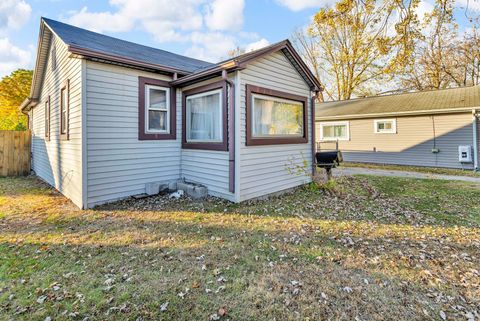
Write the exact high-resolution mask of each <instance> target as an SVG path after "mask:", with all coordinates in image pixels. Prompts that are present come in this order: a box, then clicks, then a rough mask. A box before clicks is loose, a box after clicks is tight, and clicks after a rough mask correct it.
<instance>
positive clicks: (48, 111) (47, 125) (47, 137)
mask: <svg viewBox="0 0 480 321" xmlns="http://www.w3.org/2000/svg"><path fill="white" fill-rule="evenodd" d="M51 110H52V109H51V104H50V96H48V97H47V99H46V100H45V117H44V118H45V125H44V126H45V128H44V130H45V135H44V136H45V140H46V141H50V133H51V129H52V121H51V115H52V113H51Z"/></svg>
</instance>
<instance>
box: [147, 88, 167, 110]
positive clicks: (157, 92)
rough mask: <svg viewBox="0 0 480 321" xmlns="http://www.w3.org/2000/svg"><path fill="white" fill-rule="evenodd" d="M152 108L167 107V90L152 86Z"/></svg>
mask: <svg viewBox="0 0 480 321" xmlns="http://www.w3.org/2000/svg"><path fill="white" fill-rule="evenodd" d="M149 107H150V108H155V109H167V92H166V91H165V90H161V89H153V88H150V106H149Z"/></svg>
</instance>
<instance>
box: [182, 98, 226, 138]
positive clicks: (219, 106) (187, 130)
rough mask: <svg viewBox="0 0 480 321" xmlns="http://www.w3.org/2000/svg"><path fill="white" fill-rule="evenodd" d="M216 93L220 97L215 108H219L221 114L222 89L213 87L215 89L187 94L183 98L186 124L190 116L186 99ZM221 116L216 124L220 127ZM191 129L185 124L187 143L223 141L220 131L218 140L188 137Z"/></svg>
mask: <svg viewBox="0 0 480 321" xmlns="http://www.w3.org/2000/svg"><path fill="white" fill-rule="evenodd" d="M216 94H219V97H220V100H219V102H218V106H217V108H218V109H219V111H220V115H221V114H222V98H223V92H222V89H215V90H211V91H205V92H201V93H198V94H194V95H189V96H187V97H186V100H185V113H186V114H185V119H186V124H188V123H189V120H190V119H189V117H190V116H191V113H190V112H189V110H188V100H189V99H194V98H200V97H205V96H211V95H216ZM222 118H223V117H221V118H219V121H220V124H218V125H219V126H218V127H220V128H222V122H223V119H222ZM190 131H191V129H190V128H189V127H188V126H186V127H185V134H186V138H185V139H186V141H187V143H193V144H196V143H205V144H211V143H221V142H223V132H222V131H221V132H220V133H221V135H222V137H221V139H219V140H200V139H188V136H189V133H190Z"/></svg>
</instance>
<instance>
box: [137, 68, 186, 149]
mask: <svg viewBox="0 0 480 321" xmlns="http://www.w3.org/2000/svg"><path fill="white" fill-rule="evenodd" d="M146 85H152V86H160V87H165V88H169V89H170V111H169V113H170V128H169V129H170V132H169V133H158V134H152V133H146V132H145V125H146V124H145V86H146ZM176 138H177V91H176V88H175V87H172V86H170V84H169V83H168V81H164V80H160V79H154V78H147V77H138V140H167V139H171V140H175V139H176Z"/></svg>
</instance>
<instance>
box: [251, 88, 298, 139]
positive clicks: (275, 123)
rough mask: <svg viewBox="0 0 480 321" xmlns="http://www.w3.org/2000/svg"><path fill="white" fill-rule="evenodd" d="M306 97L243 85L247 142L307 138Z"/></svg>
mask: <svg viewBox="0 0 480 321" xmlns="http://www.w3.org/2000/svg"><path fill="white" fill-rule="evenodd" d="M306 106H307V97H302V96H296V95H292V94H289V93H285V92H279V91H275V90H271V89H267V88H261V87H257V86H252V85H247V128H246V130H247V145H270V144H296V143H306V142H307V133H306V132H307V130H306V129H307V127H306V123H307V121H306V119H307V117H306Z"/></svg>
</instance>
